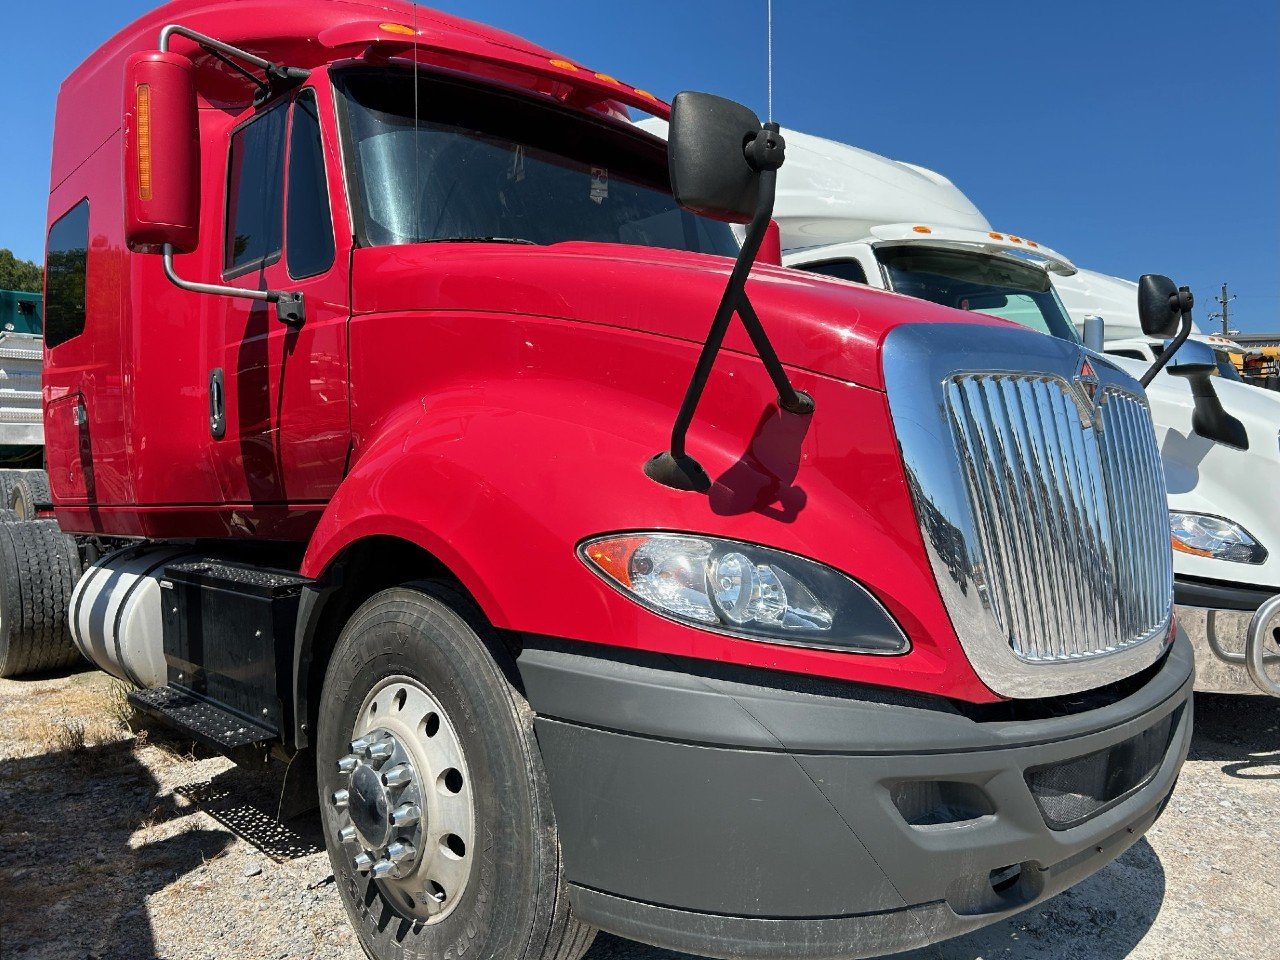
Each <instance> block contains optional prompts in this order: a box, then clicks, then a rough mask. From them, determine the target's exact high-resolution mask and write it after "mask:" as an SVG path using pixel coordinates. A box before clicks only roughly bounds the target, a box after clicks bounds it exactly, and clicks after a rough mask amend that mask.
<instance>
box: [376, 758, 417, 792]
mask: <svg viewBox="0 0 1280 960" xmlns="http://www.w3.org/2000/svg"><path fill="white" fill-rule="evenodd" d="M412 781H413V770H412V769H411V768H410V766H409V765H408V764H407V763H398V764H396V765H395V766H394V767H392V768H391V769H390V770H388V771H387V772H386V773H384V774H383V775H382V783H383V786H387V787H403V786H405V784H408V783H411V782H412Z"/></svg>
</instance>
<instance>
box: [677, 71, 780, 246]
mask: <svg viewBox="0 0 1280 960" xmlns="http://www.w3.org/2000/svg"><path fill="white" fill-rule="evenodd" d="M761 129H762V128H761V125H760V118H759V117H758V116H757V115H756V114H755V112H754V111H753V110H752V109H751V108H750V107H744V106H743V105H742V104H740V103H735V102H734V101H732V100H726V99H725V98H724V97H717V96H715V95H713V94H710V93H692V92H689V91H686V92H684V93H680V94H677V95H676V98H675V101H674V102H673V103H672V105H671V130H670V134H669V136H668V141H667V153H668V157H669V160H670V165H671V189H672V192H673V194H674V195H675V198H676V202H677V203H679V204H680V206H682V207H684V208H685V209H686V210H690V211H692V212H693V213H697V214H700V215H702V216H704V217H710V218H711V219H713V220H722V221H725V222H728V223H749V222H750V221H751V219H752V217H753V216H755V213H756V206H757V204H758V201H759V198H760V172H759V171H758V170H757V169H756V168H755V167H753V166H752V165H751V163H750V162H749V161H748V160H747V155H746V150H745V148H746V145H747V144H748V143H749V142H750V141H751V140H752V139H753V138H755V137H756V136H757V135H759V133H760V131H761Z"/></svg>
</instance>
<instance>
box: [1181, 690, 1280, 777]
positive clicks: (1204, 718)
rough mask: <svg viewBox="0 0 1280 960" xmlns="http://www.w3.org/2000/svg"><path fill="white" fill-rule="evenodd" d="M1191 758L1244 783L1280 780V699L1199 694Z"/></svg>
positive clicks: (1197, 695) (1197, 696)
mask: <svg viewBox="0 0 1280 960" xmlns="http://www.w3.org/2000/svg"><path fill="white" fill-rule="evenodd" d="M1188 759H1191V760H1206V761H1208V762H1210V763H1214V764H1217V765H1218V766H1219V767H1220V769H1221V770H1222V772H1223V773H1225V774H1226V775H1227V776H1229V777H1236V778H1237V779H1240V780H1280V699H1276V698H1275V697H1262V696H1256V697H1255V696H1247V697H1245V696H1235V695H1231V694H1222V693H1197V694H1196V728H1195V738H1194V739H1193V740H1192V742H1191V754H1190V756H1189V758H1188Z"/></svg>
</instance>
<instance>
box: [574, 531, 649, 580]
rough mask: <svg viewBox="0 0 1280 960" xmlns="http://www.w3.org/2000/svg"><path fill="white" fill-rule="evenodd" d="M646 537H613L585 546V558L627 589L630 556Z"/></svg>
mask: <svg viewBox="0 0 1280 960" xmlns="http://www.w3.org/2000/svg"><path fill="white" fill-rule="evenodd" d="M648 539H649V538H648V537H614V538H613V539H611V540H599V541H597V542H595V543H593V544H591V545H590V546H589V547H587V551H586V553H587V559H589V560H590V561H591V562H592V563H594V564H595V565H596V566H597V567H599V568H600V569H601V570H603V571H604V572H605V573H607V574H608V575H609V576H610V577H612V578H613V579H614V580H616V581H618V583H620V584H622V585H623V586H624V587H627V588H628V589H629V588H630V587H631V558H632V557H633V556H635V552H636V551H637V550H639V549H640V547H642V546H643V545H644V543H645V541H647V540H648Z"/></svg>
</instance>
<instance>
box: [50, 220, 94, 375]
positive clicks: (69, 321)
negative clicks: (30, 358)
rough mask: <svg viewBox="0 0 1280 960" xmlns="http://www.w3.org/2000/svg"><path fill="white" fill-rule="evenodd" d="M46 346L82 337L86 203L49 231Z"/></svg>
mask: <svg viewBox="0 0 1280 960" xmlns="http://www.w3.org/2000/svg"><path fill="white" fill-rule="evenodd" d="M44 274H45V287H46V291H47V293H48V301H47V302H46V303H45V332H44V340H45V344H46V345H47V346H48V347H49V348H50V349H52V348H53V347H56V346H58V345H59V344H61V343H66V342H67V341H68V340H71V339H72V338H74V337H78V336H80V334H82V333H84V322H85V303H86V301H87V300H88V289H89V201H88V200H81V201H80V202H79V203H78V204H76V205H75V206H74V207H73V208H72V209H71V211H70V212H69V213H67V214H66V215H65V216H64V217H63V218H62V219H61V220H59V221H58V222H57V223H55V224H54V225H53V226H52V227H51V228H50V229H49V248H48V252H47V254H46V258H45V268H44Z"/></svg>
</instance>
